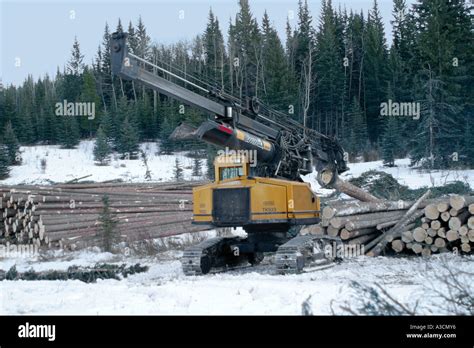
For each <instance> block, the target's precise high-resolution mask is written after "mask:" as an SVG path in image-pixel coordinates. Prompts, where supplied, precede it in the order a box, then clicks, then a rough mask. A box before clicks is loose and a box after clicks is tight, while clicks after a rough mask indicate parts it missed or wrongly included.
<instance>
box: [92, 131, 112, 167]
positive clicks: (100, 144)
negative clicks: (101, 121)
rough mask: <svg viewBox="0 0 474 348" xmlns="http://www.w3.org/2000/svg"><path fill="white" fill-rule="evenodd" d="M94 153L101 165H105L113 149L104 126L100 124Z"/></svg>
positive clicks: (95, 158)
mask: <svg viewBox="0 0 474 348" xmlns="http://www.w3.org/2000/svg"><path fill="white" fill-rule="evenodd" d="M93 153H94V160H95V161H97V162H99V164H100V165H105V164H107V163H108V160H109V155H110V153H111V149H110V145H109V143H108V141H107V136H106V135H105V133H104V131H103V129H102V126H100V127H99V130H98V131H97V137H96V140H95V144H94V151H93Z"/></svg>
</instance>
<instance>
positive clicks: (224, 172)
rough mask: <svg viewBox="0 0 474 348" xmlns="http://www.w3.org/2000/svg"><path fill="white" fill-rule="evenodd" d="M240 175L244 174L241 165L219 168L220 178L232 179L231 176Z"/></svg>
mask: <svg viewBox="0 0 474 348" xmlns="http://www.w3.org/2000/svg"><path fill="white" fill-rule="evenodd" d="M242 175H244V171H243V168H242V167H226V168H221V169H220V175H219V179H220V180H225V179H232V178H237V177H239V176H242Z"/></svg>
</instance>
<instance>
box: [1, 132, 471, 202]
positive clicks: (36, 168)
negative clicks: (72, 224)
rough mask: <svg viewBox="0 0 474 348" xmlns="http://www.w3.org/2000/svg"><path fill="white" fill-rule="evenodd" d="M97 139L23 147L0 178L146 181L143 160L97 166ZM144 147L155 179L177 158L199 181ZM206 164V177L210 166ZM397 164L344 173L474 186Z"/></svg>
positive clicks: (467, 176) (355, 167)
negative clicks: (62, 145) (18, 161)
mask: <svg viewBox="0 0 474 348" xmlns="http://www.w3.org/2000/svg"><path fill="white" fill-rule="evenodd" d="M93 149H94V141H93V140H84V141H81V143H80V144H79V146H78V147H77V149H72V150H67V149H60V148H59V146H57V145H37V146H22V147H21V152H22V158H23V163H22V165H20V166H14V167H12V170H11V173H10V177H9V178H8V179H5V180H2V181H0V184H5V185H17V184H33V185H34V184H37V185H45V184H50V183H52V182H65V181H68V180H72V179H75V178H80V177H83V176H86V175H92V176H90V177H88V178H86V179H85V180H87V181H97V182H101V181H107V180H114V179H121V180H123V181H124V182H144V181H145V172H146V168H145V165H144V163H143V161H142V160H121V159H119V158H118V157H117V156H114V158H113V159H112V161H111V163H110V165H109V166H97V165H95V163H94V156H93V154H92V150H93ZM141 149H142V150H143V151H144V152H145V153H146V154H147V157H148V166H149V168H150V171H151V182H160V181H170V180H173V177H174V174H173V169H174V167H175V160H176V158H177V159H178V160H179V161H180V163H181V165H182V167H183V169H184V179H185V180H191V179H194V180H198V179H200V178H199V177H193V176H192V164H193V160H192V158H189V157H186V156H185V155H186V153H185V152H181V153H177V154H175V155H159V154H158V152H159V146H158V145H157V143H143V144H141ZM43 158H44V159H46V168H45V170H44V171H43V169H42V168H41V159H43ZM204 162H205V161H202V164H203V176H204V175H205V173H206V171H207V169H206V165H205V163H204ZM395 164H396V167H393V168H387V167H384V166H383V163H382V161H373V162H365V163H349V168H350V170H349V171H348V172H346V173H343V174H342V175H341V177H342V178H344V179H348V178H351V177H358V176H360V175H361V174H362V173H364V172H366V171H368V170H372V169H375V170H379V171H384V172H386V173H389V174H391V175H393V177H394V178H395V179H397V180H398V181H399V182H400V183H401V184H403V185H407V186H409V187H410V188H419V187H422V186H433V185H435V186H438V185H444V184H446V183H449V182H452V181H456V180H459V181H462V182H466V183H468V184H469V185H470V186H471V187H474V170H438V171H432V172H431V173H429V172H427V171H424V170H417V169H412V168H410V167H409V164H410V160H409V159H400V160H397V161H395ZM304 180H305V181H307V182H309V183H311V185H312V187H313V189H314V190H316V192H318V193H319V194H328V193H330V192H332V191H331V190H324V189H321V188H320V186H319V184H318V183H317V182H316V173H315V172H314V173H311V174H309V175H306V176H305V177H304Z"/></svg>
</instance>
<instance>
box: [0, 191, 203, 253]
mask: <svg viewBox="0 0 474 348" xmlns="http://www.w3.org/2000/svg"><path fill="white" fill-rule="evenodd" d="M200 184H202V183H201V182H195V183H189V182H188V183H163V184H153V185H150V184H128V185H127V184H63V185H54V186H45V187H37V186H8V187H5V186H4V187H0V211H1V212H2V214H0V215H1V217H0V220H1V221H0V243H6V242H9V243H10V244H36V245H38V246H48V247H63V248H69V249H76V248H81V247H87V246H94V245H100V243H101V239H102V238H103V236H102V227H103V226H102V222H101V213H102V212H103V209H104V203H103V197H104V196H107V197H108V201H109V211H110V216H111V217H112V219H113V220H114V221H116V223H115V227H114V232H115V235H116V236H118V238H119V240H120V241H126V242H133V241H137V240H142V239H152V238H158V237H166V236H173V235H178V234H182V233H187V232H196V231H203V230H206V229H208V228H206V227H201V226H195V225H191V219H192V188H193V187H194V186H196V185H200Z"/></svg>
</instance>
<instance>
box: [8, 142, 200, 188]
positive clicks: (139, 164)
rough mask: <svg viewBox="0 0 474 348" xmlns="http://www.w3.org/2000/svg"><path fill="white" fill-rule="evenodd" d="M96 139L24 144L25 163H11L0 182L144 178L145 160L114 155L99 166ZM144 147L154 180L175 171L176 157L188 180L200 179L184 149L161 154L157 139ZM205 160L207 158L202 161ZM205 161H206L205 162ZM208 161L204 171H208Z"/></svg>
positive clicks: (37, 183) (171, 176)
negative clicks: (67, 144)
mask: <svg viewBox="0 0 474 348" xmlns="http://www.w3.org/2000/svg"><path fill="white" fill-rule="evenodd" d="M93 149H94V141H92V140H85V141H81V143H80V144H79V146H78V147H77V148H76V149H71V150H69V149H61V148H60V147H59V146H57V145H47V146H46V145H37V146H22V147H21V149H20V151H21V152H22V159H23V161H22V165H20V166H14V167H12V170H11V172H10V177H9V178H7V179H5V180H2V181H0V184H6V185H15V184H32V185H34V184H36V185H45V184H51V183H53V182H65V181H69V180H72V179H75V178H80V177H83V176H86V175H91V176H90V177H87V178H86V179H84V180H88V181H89V180H90V181H97V182H100V181H106V180H114V179H121V180H123V181H124V182H144V181H146V180H145V173H146V167H145V164H144V163H143V161H142V160H121V159H120V158H119V157H118V156H114V157H113V158H112V161H111V162H110V165H108V166H97V165H95V163H94V155H93V153H92V151H93ZM141 149H142V150H143V151H144V152H145V153H146V155H147V158H148V167H149V169H150V171H151V181H154V182H159V181H169V180H172V178H173V176H174V174H173V169H174V168H175V160H176V158H177V159H178V160H179V162H180V164H181V166H182V168H183V169H184V172H183V173H184V179H185V180H191V179H194V180H198V179H199V178H198V177H193V176H192V175H191V174H192V164H193V159H192V158H189V157H186V156H185V153H184V152H183V153H177V154H176V155H160V154H158V150H159V148H158V146H157V144H156V143H143V144H141ZM42 159H45V160H46V168H45V169H44V170H43V168H42V167H41V160H42ZM203 162H205V161H203ZM203 164H205V163H203ZM205 167H206V166H205V165H203V172H204V173H205Z"/></svg>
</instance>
